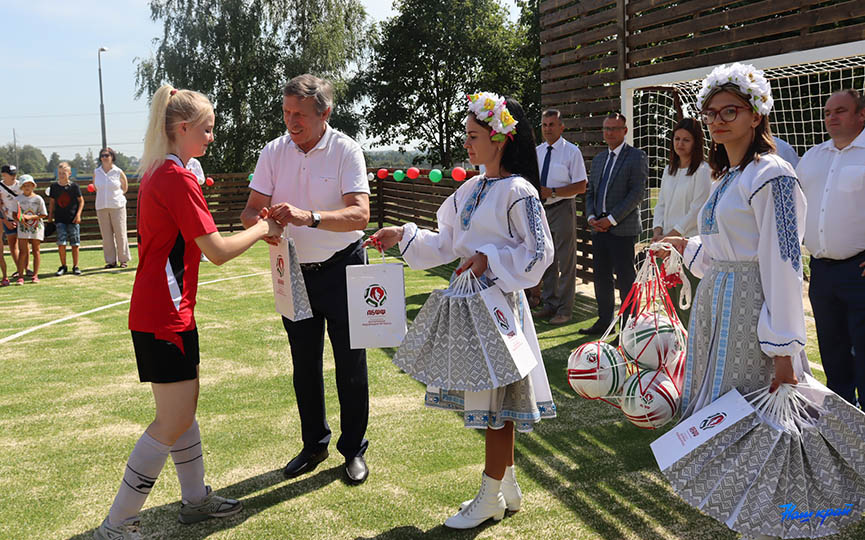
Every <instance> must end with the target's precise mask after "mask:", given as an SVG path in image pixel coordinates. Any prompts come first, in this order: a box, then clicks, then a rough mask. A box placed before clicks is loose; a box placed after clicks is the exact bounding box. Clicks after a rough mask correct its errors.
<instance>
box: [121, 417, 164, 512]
mask: <svg viewBox="0 0 865 540" xmlns="http://www.w3.org/2000/svg"><path fill="white" fill-rule="evenodd" d="M168 449H169V447H168V446H166V445H164V444H162V443H161V442H159V441H157V440H156V439H154V438H153V437H151V436H150V435H148V434H147V432H145V433H144V434H143V435H141V438H140V439H138V442H137V443H135V448H133V449H132V454H130V455H129V461H127V462H126V470H125V471H124V472H123V481H121V482H120V489H119V490H118V491H117V496H116V497H114V503H113V504H112V505H111V510H110V511H109V512H108V523H109V524H111V525H113V526H119V525H121V524H122V523H123V522H124V521H125V520H127V519H129V518H131V517H133V516H136V515H138V512H139V511H140V510H141V507H142V506H144V501H145V500H147V496H148V495H149V494H150V490H151V489H153V484H155V483H156V478H157V477H159V473H160V472H162V467H163V466H165V460H166V459H167V458H168Z"/></svg>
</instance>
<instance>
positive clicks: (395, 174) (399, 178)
mask: <svg viewBox="0 0 865 540" xmlns="http://www.w3.org/2000/svg"><path fill="white" fill-rule="evenodd" d="M403 178H405V173H404V172H402V169H398V170H396V171H394V172H393V179H394V180H396V181H397V182H402V180H403Z"/></svg>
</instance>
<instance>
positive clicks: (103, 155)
mask: <svg viewBox="0 0 865 540" xmlns="http://www.w3.org/2000/svg"><path fill="white" fill-rule="evenodd" d="M99 157H101V158H104V157H111V154H99Z"/></svg>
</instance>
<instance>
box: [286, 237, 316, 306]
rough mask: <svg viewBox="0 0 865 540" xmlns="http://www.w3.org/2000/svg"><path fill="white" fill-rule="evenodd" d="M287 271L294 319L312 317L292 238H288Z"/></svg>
mask: <svg viewBox="0 0 865 540" xmlns="http://www.w3.org/2000/svg"><path fill="white" fill-rule="evenodd" d="M288 260H289V263H288V271H289V275H290V276H291V298H292V300H294V319H292V320H294V321H302V320H303V319H309V318H311V317H312V305H311V304H310V303H309V295H307V293H306V282H305V281H304V280H303V272H302V271H301V269H300V262H298V260H297V251H296V250H295V248H294V239H293V238H289V239H288Z"/></svg>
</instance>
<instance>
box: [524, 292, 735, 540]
mask: <svg viewBox="0 0 865 540" xmlns="http://www.w3.org/2000/svg"><path fill="white" fill-rule="evenodd" d="M595 310H596V303H595V301H594V299H592V298H588V297H585V296H581V295H577V301H576V304H575V306H574V318H575V319H576V321H577V322H578V323H584V322H585V321H586V320H588V319H591V318H594V317H596V316H597V315H596V312H595ZM580 326H582V324H580ZM543 327H544V325H542V324H539V325H538V330H539V331H543V329H544V328H543ZM599 337H600V336H582V335H579V334H576V333H575V334H574V339H572V340H567V341H565V342H560V343H559V344H558V345H555V346H552V347H547V348H545V349H544V351H543V354H544V364H545V367H546V370H547V376H548V378H549V382H550V390H551V391H552V394H553V401H554V402H555V403H556V408H557V413H558V418H556V419H555V420H553V421H544V422H541V423H540V424H539V425H538V426H537V429H536V431H535V432H534V434H532V435H529V436H525V435H523V436H520V435H518V436H517V438H516V448H515V454H516V465H517V469H518V471H519V474H521V475H523V476H527V477H530V478H531V479H532V480H533V481H534V482H535V483H536V484H537V485H539V486H543V488H544V489H545V490H546V491H547V492H548V493H549V495H550V496H552V497H554V498H555V499H557V500H558V501H559V503H560V504H562V506H564V507H565V508H568V509H569V510H570V511H571V513H572V514H573V516H574V519H575V520H576V521H578V522H579V523H581V524H582V525H583V526H584V527H585V528H586V530H590V531H592V532H593V533H594V535H595V536H594V537H595V538H599V539H604V540H618V539H620V538H623V537H633V538H641V539H644V540H662V539H663V538H665V536H664V535H663V534H661V532H658V530H659V526H660V527H661V528H662V529H664V530H666V531H680V532H684V529H685V528H688V529H690V530H691V532H693V531H694V530H701V528H702V529H705V530H712V531H713V533H714V532H715V531H717V534H715V536H714V538H717V539H719V540H721V539H727V538H730V539H732V538H736V537H737V535H736V534H735V533H733V532H732V531H728V532H729V535H725V534H724V528H723V526H721V525H719V524H718V523H716V522H714V521H713V520H712V519H711V518H708V517H706V516H704V515H702V514H700V513H699V512H697V511H695V510H693V509H692V508H691V507H690V506H688V505H687V504H685V503H684V502H683V501H682V500H681V499H679V498H678V497H676V496H675V495H674V494H672V493H671V492H670V491H669V490H667V489H666V488H665V487H664V485H663V483H662V482H663V480H659V481H657V482H656V481H653V480H652V479H651V476H652V475H651V474H644V473H649V472H650V471H651V472H654V471H655V470H656V465H655V460H654V457H653V455H652V452H651V449H650V447H649V444H650V443H651V442H652V441H653V440H654V439H655V438H657V437H658V436H660V435H661V433H662V432H660V431H648V430H641V429H638V428H636V427H633V426H630V425H629V424H627V423H626V422H625V421H624V417H621V416H620V415H619V414H618V411H616V410H615V409H614V408H612V407H611V406H610V405H607V404H604V403H601V402H593V401H589V400H585V399H582V398H579V397H577V396H576V395H575V394H574V392H573V390H571V388H570V386H569V385H568V382H567V363H568V357H569V355H570V353H571V351H572V350H573V349H575V348H576V347H578V346H579V345H581V344H583V343H586V342H588V341H592V340H594V339H598V338H599ZM562 422H570V423H571V426H572V427H568V426H567V425H565V426H563V425H562V424H561V423H562ZM538 511H540V510H538ZM695 524H701V525H702V527H701V528H699V526H698V525H695Z"/></svg>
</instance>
